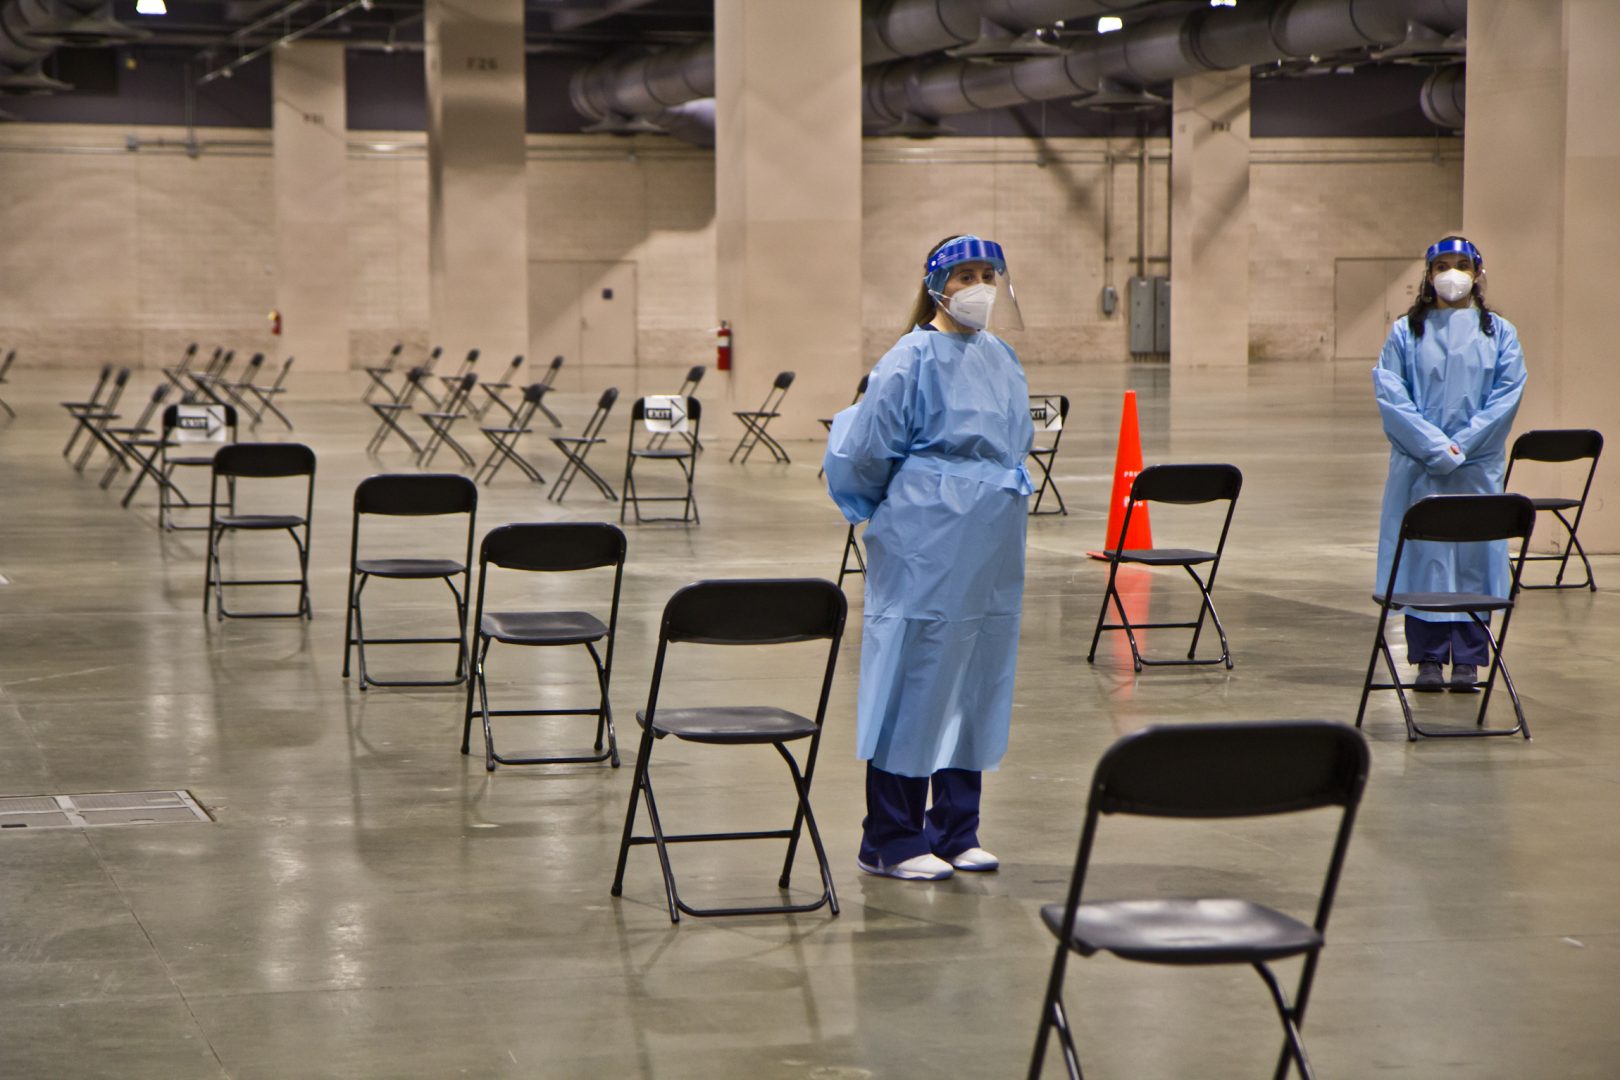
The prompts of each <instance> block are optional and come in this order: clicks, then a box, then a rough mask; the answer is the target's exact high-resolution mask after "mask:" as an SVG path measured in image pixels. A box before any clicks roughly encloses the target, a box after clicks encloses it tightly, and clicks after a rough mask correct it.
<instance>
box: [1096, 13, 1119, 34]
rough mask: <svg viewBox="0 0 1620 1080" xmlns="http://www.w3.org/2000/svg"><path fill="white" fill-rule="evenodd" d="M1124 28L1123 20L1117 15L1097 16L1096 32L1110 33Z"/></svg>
mask: <svg viewBox="0 0 1620 1080" xmlns="http://www.w3.org/2000/svg"><path fill="white" fill-rule="evenodd" d="M1123 29H1125V20H1124V19H1122V18H1120V17H1119V16H1118V15H1101V16H1099V17H1098V18H1097V33H1099V34H1112V33H1113V32H1114V31H1115V30H1123Z"/></svg>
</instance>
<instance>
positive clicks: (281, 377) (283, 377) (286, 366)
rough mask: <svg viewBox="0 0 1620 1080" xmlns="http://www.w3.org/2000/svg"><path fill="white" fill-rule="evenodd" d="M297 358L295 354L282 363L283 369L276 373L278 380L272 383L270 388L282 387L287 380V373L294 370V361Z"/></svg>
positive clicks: (277, 388)
mask: <svg viewBox="0 0 1620 1080" xmlns="http://www.w3.org/2000/svg"><path fill="white" fill-rule="evenodd" d="M296 359H297V357H294V356H289V357H287V360H286V362H285V363H283V364H282V365H281V370H280V371H279V372H277V373H276V381H275V382H273V383H271V384H270V389H272V390H279V389H281V384H282V383H284V382H286V381H287V373H288V372H289V371H291V370H292V366H293V361H294V360H296Z"/></svg>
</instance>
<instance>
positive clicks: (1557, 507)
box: [1502, 428, 1603, 592]
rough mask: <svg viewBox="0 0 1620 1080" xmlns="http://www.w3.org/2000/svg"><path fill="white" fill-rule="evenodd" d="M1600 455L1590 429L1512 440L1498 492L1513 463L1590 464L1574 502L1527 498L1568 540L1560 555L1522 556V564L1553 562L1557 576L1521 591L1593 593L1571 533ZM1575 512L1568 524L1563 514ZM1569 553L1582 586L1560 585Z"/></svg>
mask: <svg viewBox="0 0 1620 1080" xmlns="http://www.w3.org/2000/svg"><path fill="white" fill-rule="evenodd" d="M1602 453H1603V436H1602V434H1600V433H1599V432H1596V431H1593V430H1592V429H1590V428H1563V429H1557V428H1548V429H1542V430H1537V431H1527V432H1525V433H1524V434H1523V435H1520V436H1519V437H1518V438H1517V439H1514V440H1513V449H1512V450H1510V451H1509V452H1508V467H1507V475H1506V476H1504V477H1502V490H1503V491H1507V490H1508V482H1509V481H1510V480H1512V479H1513V463H1514V462H1516V461H1546V462H1564V461H1584V460H1586V459H1587V458H1590V459H1591V461H1592V464H1591V465H1590V466H1589V467H1588V468H1587V470H1586V483H1585V485H1584V486H1583V487H1582V488H1581V497H1580V498H1578V499H1562V498H1538V497H1536V496H1531V497H1530V501H1531V503H1533V504H1534V505H1535V508H1536V510H1537V512H1540V511H1542V510H1548V511H1551V512H1552V515H1553V516H1554V517H1556V518H1557V519H1558V523H1559V524H1560V525H1562V526H1563V527H1564V532H1565V533H1566V534H1567V535H1568V540H1567V542H1566V543H1565V544H1564V550H1563V553H1562V554H1554V555H1526V556H1525V559H1524V561H1525V562H1556V563H1557V564H1558V576H1557V577H1556V578H1554V579H1553V583H1552V584H1551V585H1523V584H1521V585H1520V586H1519V588H1521V589H1590V590H1592V591H1593V592H1597V581H1596V580H1594V579H1593V577H1592V563H1591V562H1590V561H1589V560H1588V559H1587V557H1586V549H1585V548H1583V547H1581V542H1580V540H1579V539H1577V538H1576V536H1575V533H1576V531H1577V530H1578V529H1580V527H1581V515H1582V514H1583V513H1585V512H1586V497H1587V496H1588V495H1590V494H1591V493H1592V477H1593V475H1594V474H1595V473H1596V472H1597V463H1598V457H1599V456H1600V455H1601V454H1602ZM1566 510H1573V511H1575V520H1574V521H1571V520H1569V519H1568V518H1566V517H1565V516H1564V511H1566ZM1570 552H1574V553H1575V554H1577V555H1579V556H1580V557H1581V565H1582V566H1584V567H1586V580H1585V581H1583V582H1570V583H1569V584H1568V585H1565V584H1564V570H1565V569H1566V568H1567V567H1568V566H1569V556H1570Z"/></svg>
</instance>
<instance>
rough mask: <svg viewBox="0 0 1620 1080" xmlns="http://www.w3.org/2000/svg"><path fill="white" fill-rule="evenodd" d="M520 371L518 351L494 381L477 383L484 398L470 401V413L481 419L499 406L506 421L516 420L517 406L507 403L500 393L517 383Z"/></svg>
mask: <svg viewBox="0 0 1620 1080" xmlns="http://www.w3.org/2000/svg"><path fill="white" fill-rule="evenodd" d="M522 371H523V354H522V353H519V354H518V355H517V356H514V357H513V358H512V362H511V363H510V364H508V365H506V370H505V371H503V372H501V374H500V376H499V377H498V378H497V379H496V380H495V381H494V382H486V383H479V384H478V386H479V389H481V390H483V392H484V399H483V401H481V402H473V403H471V410H472V414H473V415H474V416H476V417H478V419H480V420H482V419H484V418H485V417H486V416H488V415H489V410H491V409H493V408H496V407H497V406H499V407H500V409H501V411H502V412H504V413H505V414H506V419H507V421H508V422H511V421H514V420H516V419H517V410H518V407H517V406H515V405H512V404H509V403H508V402H507V400H506V398H505V397H503V396H502V395H503V394H504V393H505V392H506V391H507V390H510V389H512V387H514V386H516V385H517V377H518V376H519V375H520V374H522Z"/></svg>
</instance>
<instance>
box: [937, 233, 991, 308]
mask: <svg viewBox="0 0 1620 1080" xmlns="http://www.w3.org/2000/svg"><path fill="white" fill-rule="evenodd" d="M970 262H983V263H989V264H990V265H991V266H992V267H994V268H995V270H996V272H997V273H1000V274H1005V273H1006V272H1007V259H1006V257H1005V256H1003V255H1002V253H1001V245H1000V244H998V243H996V242H995V241H993V240H980V239H979V238H978V237H977V236H958V237H956V238H954V239H952V240H948V241H946V243H945V244H944V245H943V246H942V247H941V248H940V249H939V250H938V251H936V252H934V254H933V255H931V256H929V258H928V265H927V267H926V268H925V269H926V275H925V276H924V278H923V284H924V286H925V287H926V288H927V289H928V291H929V292H930V293H935V294H938V293H940V292H942V291H944V288H945V283H946V282H947V281H949V280H950V277H951V270H952V268H953V267H957V266H961V265H962V264H963V263H970Z"/></svg>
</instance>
